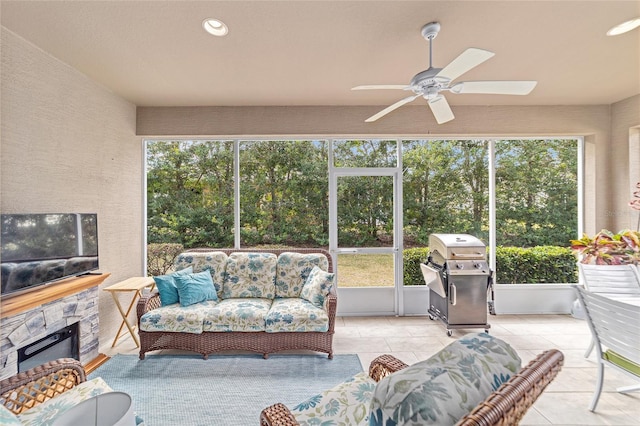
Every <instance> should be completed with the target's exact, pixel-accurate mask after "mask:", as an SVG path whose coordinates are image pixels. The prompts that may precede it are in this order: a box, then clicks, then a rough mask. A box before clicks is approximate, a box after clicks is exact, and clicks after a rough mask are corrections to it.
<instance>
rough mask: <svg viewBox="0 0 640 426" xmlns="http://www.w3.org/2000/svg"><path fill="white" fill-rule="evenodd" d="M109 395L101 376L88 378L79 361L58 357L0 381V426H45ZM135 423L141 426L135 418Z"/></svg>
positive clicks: (138, 419) (111, 390) (139, 420)
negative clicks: (93, 398)
mask: <svg viewBox="0 0 640 426" xmlns="http://www.w3.org/2000/svg"><path fill="white" fill-rule="evenodd" d="M109 392H113V389H112V388H111V387H110V386H109V385H108V384H107V383H106V382H105V381H104V380H103V379H102V378H101V377H94V378H93V379H90V380H88V379H87V375H86V373H85V370H84V368H83V367H82V364H81V363H80V362H79V361H76V360H75V359H72V358H60V359H57V360H54V361H50V362H47V363H45V364H42V365H39V366H36V367H33V368H31V369H29V370H27V371H24V372H21V373H18V374H16V375H15V376H12V377H9V378H7V379H4V380H2V381H0V405H1V406H0V424H1V425H16V426H17V425H21V426H41V425H45V424H47V425H48V424H51V423H52V422H54V421H55V420H56V419H57V418H58V417H59V416H61V415H63V414H64V413H65V412H67V410H70V409H72V408H73V407H75V406H77V405H78V404H80V403H82V402H83V401H86V400H88V399H89V398H92V397H94V396H97V395H101V394H104V393H109ZM134 416H135V413H134ZM135 422H136V425H138V426H142V425H143V424H144V422H143V420H142V418H140V417H138V416H135Z"/></svg>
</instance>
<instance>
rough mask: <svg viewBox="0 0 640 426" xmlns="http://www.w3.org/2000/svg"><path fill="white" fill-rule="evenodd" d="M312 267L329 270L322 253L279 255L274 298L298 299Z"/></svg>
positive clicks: (327, 262)
mask: <svg viewBox="0 0 640 426" xmlns="http://www.w3.org/2000/svg"><path fill="white" fill-rule="evenodd" d="M314 266H318V267H319V268H320V269H322V270H323V271H326V270H328V269H329V261H328V260H327V256H325V255H324V254H322V253H291V252H286V253H281V254H280V256H278V264H277V267H276V297H300V292H301V291H302V286H303V285H304V283H305V282H306V281H307V277H308V276H309V274H310V273H311V270H312V269H313V267H314Z"/></svg>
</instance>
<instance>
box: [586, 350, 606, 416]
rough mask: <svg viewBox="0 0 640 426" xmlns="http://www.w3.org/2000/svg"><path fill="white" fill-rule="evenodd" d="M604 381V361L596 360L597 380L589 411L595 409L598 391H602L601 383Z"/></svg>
mask: <svg viewBox="0 0 640 426" xmlns="http://www.w3.org/2000/svg"><path fill="white" fill-rule="evenodd" d="M603 383H604V363H603V362H602V360H598V382H597V383H596V391H595V393H594V394H593V399H592V400H591V405H590V406H589V411H595V409H596V405H598V400H599V399H600V393H602V385H603Z"/></svg>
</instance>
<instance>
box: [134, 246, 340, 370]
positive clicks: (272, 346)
mask: <svg viewBox="0 0 640 426" xmlns="http://www.w3.org/2000/svg"><path fill="white" fill-rule="evenodd" d="M188 251H189V252H207V251H221V252H224V253H226V254H227V255H229V254H231V253H237V252H249V253H273V254H275V255H276V256H278V255H280V254H281V253H285V252H293V253H302V254H305V253H322V254H324V255H325V256H326V257H327V260H328V261H329V270H328V272H333V262H332V259H331V255H330V254H329V252H328V251H326V250H323V249H218V248H198V249H191V250H188ZM326 303H327V313H328V316H329V329H328V330H327V331H326V332H301V333H267V332H265V331H257V332H210V331H205V332H203V333H201V334H193V333H176V332H159V331H154V332H147V331H142V330H140V327H139V325H140V318H141V317H142V315H144V314H145V313H147V312H149V311H150V310H152V309H155V308H159V307H160V296H159V295H158V294H157V293H151V294H149V295H143V296H142V297H141V298H140V299H139V300H138V304H137V316H138V333H139V336H140V359H144V358H145V354H146V353H147V352H150V351H157V350H162V349H178V350H186V351H192V352H197V353H199V354H202V356H203V358H204V359H207V358H208V356H209V354H212V353H215V352H222V351H251V352H257V353H261V354H262V356H263V358H265V359H266V358H268V356H269V354H270V353H274V352H279V351H284V350H291V349H296V350H310V351H316V352H324V353H327V354H328V357H329V359H333V334H334V330H335V318H336V310H337V303H338V298H337V295H336V292H335V288H333V289H332V290H331V294H329V296H328V297H327V302H326Z"/></svg>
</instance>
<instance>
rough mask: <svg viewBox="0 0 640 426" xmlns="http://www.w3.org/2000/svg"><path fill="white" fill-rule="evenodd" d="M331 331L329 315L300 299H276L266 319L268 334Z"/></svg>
mask: <svg viewBox="0 0 640 426" xmlns="http://www.w3.org/2000/svg"><path fill="white" fill-rule="evenodd" d="M328 330H329V315H327V312H326V311H325V310H324V309H322V308H318V307H317V306H315V305H314V304H313V303H311V302H308V301H306V300H304V299H300V298H287V299H275V300H274V301H273V304H272V305H271V309H270V310H269V313H268V314H267V318H266V331H267V333H281V332H306V331H319V332H325V331H328Z"/></svg>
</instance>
